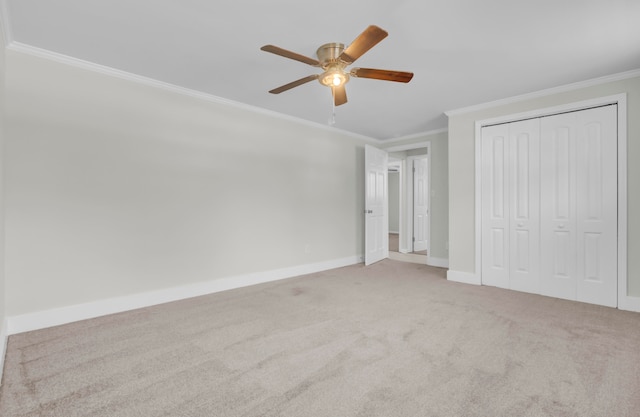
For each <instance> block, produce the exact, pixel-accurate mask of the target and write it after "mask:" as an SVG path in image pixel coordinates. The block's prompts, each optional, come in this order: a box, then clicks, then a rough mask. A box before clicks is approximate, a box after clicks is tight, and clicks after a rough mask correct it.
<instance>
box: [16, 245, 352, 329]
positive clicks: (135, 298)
mask: <svg viewBox="0 0 640 417" xmlns="http://www.w3.org/2000/svg"><path fill="white" fill-rule="evenodd" d="M360 262H362V256H350V257H347V258H341V259H334V260H330V261H324V262H318V263H313V264H306V265H299V266H293V267H290V268H283V269H277V270H273V271H265V272H256V273H251V274H245V275H238V276H233V277H226V278H219V279H215V280H212V281H207V282H201V283H196V284H190V285H184V286H180V287H173V288H167V289H162V290H156V291H148V292H145V293H140V294H133V295H127V296H123V297H115V298H109V299H105V300H97V301H93V302H89V303H83V304H76V305H71V306H66V307H61V308H55V309H50V310H44V311H37V312H34V313H29V314H22V315H19V316H11V317H8V318H7V326H6V328H5V334H8V335H12V334H16V333H22V332H28V331H31V330H38V329H44V328H47V327H52V326H59V325H61V324H67V323H71V322H74V321H80V320H86V319H91V318H95V317H99V316H104V315H107V314H114V313H121V312H123V311H129V310H135V309H137V308H143V307H149V306H153V305H157V304H162V303H168V302H171V301H177V300H182V299H185V298H191V297H197V296H200V295H206V294H211V293H215V292H220V291H226V290H231V289H234V288H241V287H247V286H250V285H255V284H262V283H265V282H271V281H277V280H280V279H285V278H292V277H296V276H299V275H306V274H311V273H314V272H320V271H326V270H328V269H334V268H341V267H343V266H349V265H354V264H357V263H360Z"/></svg>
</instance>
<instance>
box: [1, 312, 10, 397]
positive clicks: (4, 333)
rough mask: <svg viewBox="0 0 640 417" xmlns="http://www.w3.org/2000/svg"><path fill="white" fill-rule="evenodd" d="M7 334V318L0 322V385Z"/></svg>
mask: <svg viewBox="0 0 640 417" xmlns="http://www.w3.org/2000/svg"><path fill="white" fill-rule="evenodd" d="M8 338H9V336H8V335H7V320H2V323H0V385H2V374H3V371H4V358H5V356H6V354H7V341H8Z"/></svg>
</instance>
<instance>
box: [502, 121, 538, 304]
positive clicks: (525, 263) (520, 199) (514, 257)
mask: <svg viewBox="0 0 640 417" xmlns="http://www.w3.org/2000/svg"><path fill="white" fill-rule="evenodd" d="M539 127H540V121H539V120H538V119H532V120H523V121H520V122H515V123H510V124H509V147H510V155H509V179H510V190H509V191H510V192H509V196H510V199H509V204H510V210H509V213H510V219H509V230H510V236H509V241H510V259H509V261H510V262H509V263H510V271H509V275H510V283H509V287H510V288H511V289H514V290H518V291H525V292H533V293H538V292H539V291H540V289H539V262H540V258H539V246H540V241H539V236H540V209H539V207H540V204H539V203H540V201H539V199H540V179H539V177H540V170H539V166H540V129H539Z"/></svg>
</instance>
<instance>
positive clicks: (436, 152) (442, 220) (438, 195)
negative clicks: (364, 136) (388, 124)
mask: <svg viewBox="0 0 640 417" xmlns="http://www.w3.org/2000/svg"><path fill="white" fill-rule="evenodd" d="M425 141H430V142H431V253H430V256H432V257H434V258H440V259H447V258H449V251H448V249H447V245H448V240H449V180H448V177H449V171H448V165H449V161H448V143H447V141H448V137H447V132H439V133H432V134H428V133H427V134H425V135H421V136H415V137H412V138H410V139H407V140H402V141H394V142H392V143H387V144H383V145H382V146H381V148H382V149H388V148H392V147H395V146H402V145H411V144H414V143H420V142H425ZM423 153H424V150H422V151H421V150H415V151H405V152H397V153H391V155H393V156H396V157H401V155H402V156H403V157H408V156H411V155H419V154H423Z"/></svg>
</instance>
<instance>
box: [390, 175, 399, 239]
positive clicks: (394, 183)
mask: <svg viewBox="0 0 640 417" xmlns="http://www.w3.org/2000/svg"><path fill="white" fill-rule="evenodd" d="M388 188H389V194H388V197H389V232H393V233H399V232H400V174H399V173H398V172H389V187H388Z"/></svg>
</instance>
